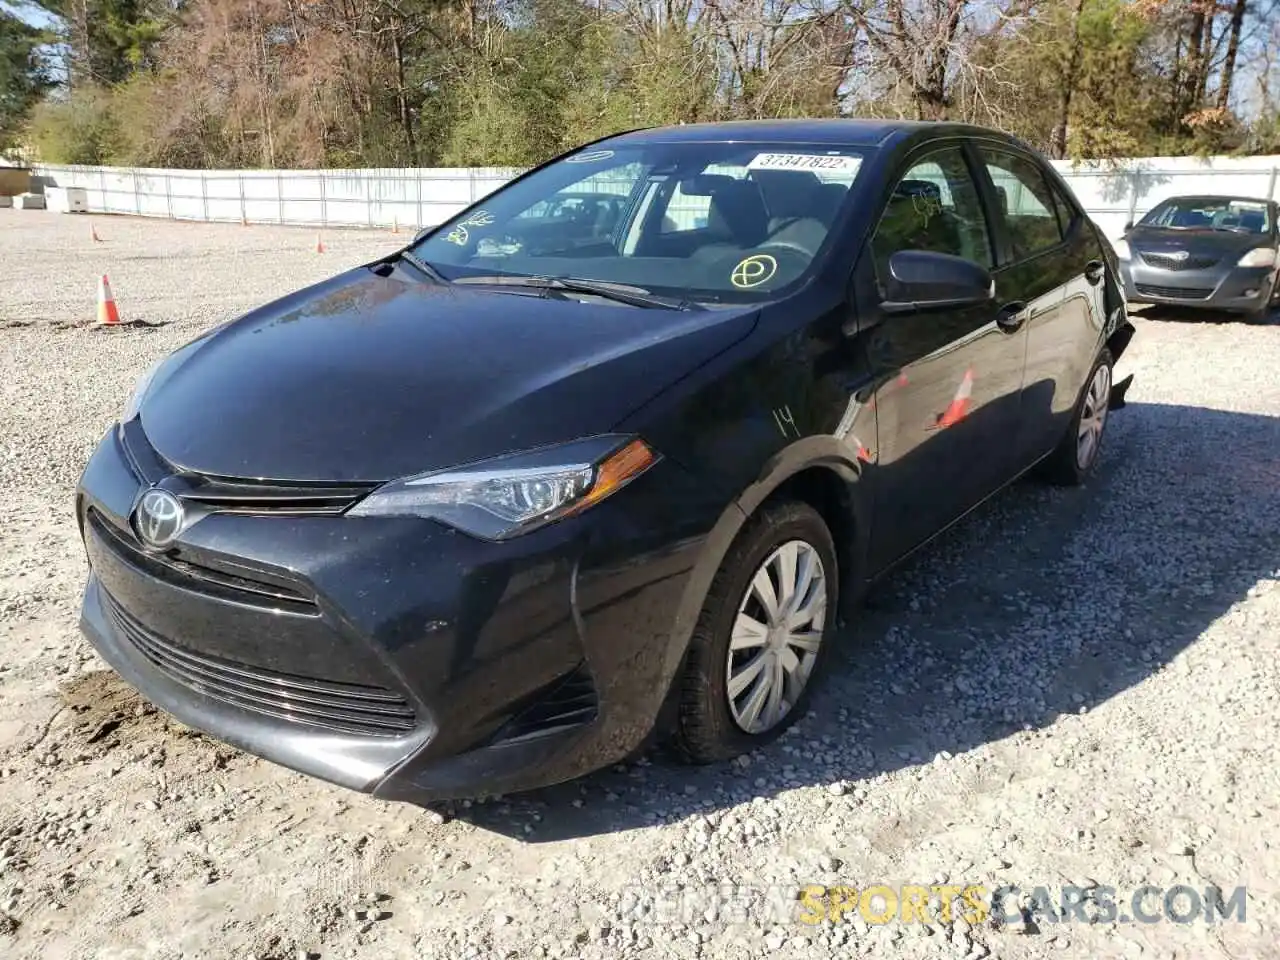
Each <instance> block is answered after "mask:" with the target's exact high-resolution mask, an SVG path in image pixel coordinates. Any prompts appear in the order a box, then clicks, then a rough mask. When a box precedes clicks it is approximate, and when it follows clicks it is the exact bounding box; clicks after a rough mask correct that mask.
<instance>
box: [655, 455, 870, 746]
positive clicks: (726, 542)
mask: <svg viewBox="0 0 1280 960" xmlns="http://www.w3.org/2000/svg"><path fill="white" fill-rule="evenodd" d="M862 468H863V464H862V463H861V462H859V461H858V459H857V457H856V456H854V455H852V454H851V453H850V451H849V450H848V448H847V447H846V446H845V445H844V444H843V443H842V442H841V441H840V440H839V439H837V438H836V437H833V436H816V437H807V438H805V439H803V440H799V441H797V442H796V443H794V444H792V445H791V446H789V447H787V448H786V449H785V450H783V451H781V452H780V453H779V454H778V455H777V456H775V457H774V458H772V460H771V461H770V463H769V464H768V465H767V466H766V468H765V469H764V470H763V471H762V472H761V475H760V477H759V479H757V480H756V481H755V482H754V483H752V484H751V485H750V486H748V487H747V488H746V489H745V490H743V491H742V493H741V494H740V495H739V496H738V497H737V498H735V499H734V500H733V502H732V503H730V504H729V506H728V507H726V508H725V510H724V512H723V513H721V515H720V519H719V520H718V521H717V522H716V524H715V526H714V527H713V528H712V531H711V533H710V534H709V535H708V537H707V540H706V546H705V548H704V549H703V551H702V555H701V556H700V557H699V558H698V562H697V563H696V564H695V565H694V568H693V569H692V570H691V571H690V574H689V579H688V582H687V583H686V585H685V589H684V592H683V594H682V595H681V599H680V604H679V607H678V609H677V612H676V617H675V622H674V625H673V627H672V633H671V640H670V643H669V645H668V651H669V657H670V660H669V663H668V666H669V674H668V676H669V679H668V682H667V692H666V696H665V698H664V700H663V707H662V710H661V712H660V713H659V717H658V722H657V724H656V726H657V727H658V728H659V730H661V731H666V730H669V729H670V724H671V723H672V722H673V720H674V711H675V707H676V699H677V698H676V696H675V693H676V692H677V691H678V689H679V682H678V681H679V678H680V676H681V674H682V672H683V670H684V665H685V662H686V659H687V657H688V651H689V641H690V638H691V637H692V635H693V631H694V628H695V627H696V626H697V622H698V618H699V616H700V615H701V613H702V608H703V605H704V604H705V602H706V597H707V593H708V592H709V590H710V588H711V583H712V581H713V580H714V579H715V576H716V573H717V572H718V571H719V570H720V567H721V564H723V563H724V558H725V555H726V554H728V552H729V549H730V548H731V547H732V546H733V544H734V542H735V541H736V540H737V538H738V536H739V534H741V532H742V530H743V528H744V527H745V526H746V525H747V524H748V523H749V522H750V521H751V520H752V518H753V517H755V516H756V515H757V514H758V513H759V512H760V510H761V509H762V508H764V507H765V506H767V505H768V504H772V503H776V502H778V501H779V500H782V499H789V500H799V501H802V502H804V503H807V504H809V506H811V507H813V508H814V509H815V510H816V511H817V512H818V514H819V515H820V516H821V517H822V519H823V522H824V523H826V524H827V528H828V529H829V530H830V531H831V536H832V539H833V540H834V541H835V544H836V563H837V565H838V567H839V569H838V571H837V574H838V581H837V582H838V583H839V585H840V609H839V616H841V617H843V616H846V615H847V613H848V612H849V610H850V608H851V607H852V606H853V604H855V603H856V602H857V599H858V597H860V596H861V594H862V587H863V585H864V580H865V570H866V557H867V545H868V536H867V535H868V532H869V530H870V524H869V522H868V517H867V509H868V504H867V502H866V501H867V497H866V495H865V492H864V481H863V469H862Z"/></svg>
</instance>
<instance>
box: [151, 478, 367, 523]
mask: <svg viewBox="0 0 1280 960" xmlns="http://www.w3.org/2000/svg"><path fill="white" fill-rule="evenodd" d="M186 479H188V480H189V481H190V486H189V487H187V488H186V489H180V490H178V491H176V492H177V494H178V496H180V497H181V498H182V499H183V500H187V501H191V502H194V503H199V504H201V505H203V506H205V507H208V508H209V509H210V510H216V511H217V512H218V513H257V514H261V513H270V514H273V515H278V514H283V515H293V516H307V515H313V514H320V515H322V516H324V515H327V516H336V515H338V514H340V513H342V511H344V510H346V509H347V508H348V507H350V506H351V505H352V504H354V503H355V502H356V501H357V500H359V499H360V498H361V497H363V496H365V495H366V494H367V493H369V491H371V490H372V489H373V488H374V486H375V485H374V484H359V485H351V484H333V485H328V484H298V483H260V482H256V481H244V480H227V479H222V478H215V477H208V476H198V477H188V478H186Z"/></svg>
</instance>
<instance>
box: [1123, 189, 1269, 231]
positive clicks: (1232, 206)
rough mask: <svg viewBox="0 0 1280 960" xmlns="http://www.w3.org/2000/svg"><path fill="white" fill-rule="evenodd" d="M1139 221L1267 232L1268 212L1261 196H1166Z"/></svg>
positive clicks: (1205, 228) (1155, 225)
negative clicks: (1175, 197) (1176, 197)
mask: <svg viewBox="0 0 1280 960" xmlns="http://www.w3.org/2000/svg"><path fill="white" fill-rule="evenodd" d="M1142 223H1143V224H1145V225H1146V226H1149V227H1175V228H1178V227H1180V228H1182V229H1186V230H1234V231H1236V232H1239V233H1269V232H1270V231H1271V214H1270V211H1269V209H1268V207H1267V205H1266V204H1265V203H1263V202H1262V201H1261V200H1228V199H1225V198H1214V197H1187V198H1181V199H1178V200H1166V201H1165V202H1164V203H1162V204H1160V205H1159V206H1157V207H1156V208H1155V209H1154V210H1152V211H1151V212H1150V213H1148V214H1147V215H1146V216H1145V217H1143V218H1142Z"/></svg>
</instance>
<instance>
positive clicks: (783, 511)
mask: <svg viewBox="0 0 1280 960" xmlns="http://www.w3.org/2000/svg"><path fill="white" fill-rule="evenodd" d="M838 584H839V574H838V570H837V567H836V551H835V544H834V542H833V541H832V538H831V533H830V531H829V530H828V529H827V525H826V524H825V523H824V522H823V520H822V517H821V516H820V515H819V514H818V512H817V511H816V510H814V509H813V508H812V507H811V506H809V505H808V504H806V503H801V502H797V501H786V502H782V503H777V504H774V505H771V506H768V507H766V508H764V509H763V510H762V511H761V512H760V513H759V514H758V515H757V516H756V517H755V518H753V519H752V520H751V521H750V522H749V524H748V525H747V526H746V527H744V528H743V530H742V532H741V533H740V534H739V535H738V539H737V540H736V541H735V543H734V545H733V546H732V547H731V548H730V550H729V553H728V554H727V555H726V556H725V559H724V562H723V563H722V564H721V567H720V570H719V572H718V573H717V574H716V576H715V579H714V580H713V581H712V585H711V589H710V590H709V591H708V593H707V599H706V602H705V604H704V605H703V609H702V614H701V616H700V617H699V619H698V624H697V627H696V628H695V629H694V633H693V637H692V638H691V640H690V647H689V657H688V661H687V663H686V667H685V671H684V674H683V676H682V677H681V679H680V681H679V682H680V710H679V717H678V721H677V725H676V730H675V735H674V738H673V740H674V746H675V748H676V751H677V752H678V753H679V754H680V755H681V756H682V757H683V758H684V759H686V760H688V761H690V762H692V763H711V762H714V761H717V760H726V759H729V758H730V757H733V756H737V755H738V754H741V753H746V752H748V751H750V750H753V749H755V748H756V747H759V746H761V745H763V744H765V743H768V742H769V741H771V740H773V739H774V738H775V737H777V736H778V735H779V734H781V733H782V732H783V731H784V730H786V729H787V727H789V726H791V725H792V724H793V723H794V722H795V721H796V720H797V719H798V718H799V717H800V716H801V715H802V714H803V712H804V708H805V705H806V704H807V702H808V696H809V693H810V691H811V688H812V685H813V681H814V678H815V677H816V676H817V674H818V671H819V670H820V668H821V666H822V664H823V662H824V660H825V655H826V651H827V649H828V647H829V646H830V643H829V641H830V636H831V633H832V630H833V625H834V621H835V611H836V609H837V602H838V599H839V587H838Z"/></svg>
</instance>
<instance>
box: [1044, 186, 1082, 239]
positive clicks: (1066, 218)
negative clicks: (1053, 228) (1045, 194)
mask: <svg viewBox="0 0 1280 960" xmlns="http://www.w3.org/2000/svg"><path fill="white" fill-rule="evenodd" d="M1049 189H1050V190H1052V191H1053V200H1054V204H1055V205H1056V206H1057V208H1058V227H1059V228H1060V229H1061V231H1062V236H1063V237H1066V235H1067V234H1068V233H1070V232H1071V227H1072V225H1074V224H1075V222H1076V217H1077V216H1078V214H1077V212H1076V205H1075V204H1074V203H1072V202H1071V200H1070V198H1068V197H1067V195H1066V194H1065V193H1063V192H1062V190H1061V189H1060V188H1059V187H1058V185H1057V184H1055V183H1053V182H1052V181H1050V182H1049Z"/></svg>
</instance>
